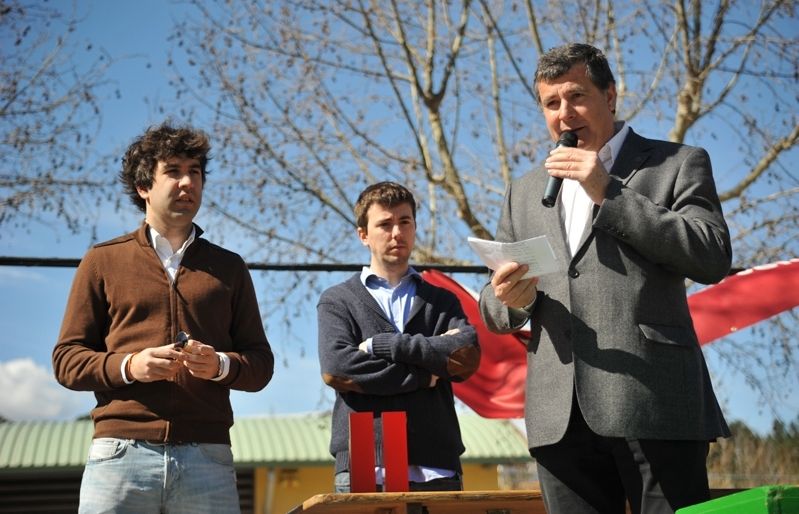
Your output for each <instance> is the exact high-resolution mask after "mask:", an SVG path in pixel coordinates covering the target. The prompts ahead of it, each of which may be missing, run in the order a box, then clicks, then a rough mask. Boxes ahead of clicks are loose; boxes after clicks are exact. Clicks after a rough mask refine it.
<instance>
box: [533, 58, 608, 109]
mask: <svg viewBox="0 0 799 514" xmlns="http://www.w3.org/2000/svg"><path fill="white" fill-rule="evenodd" d="M575 64H585V69H586V72H585V73H586V76H587V77H588V80H590V81H591V83H593V84H594V85H595V86H596V87H597V88H599V90H600V91H606V90H607V89H608V88H609V87H610V85H611V84H615V83H616V79H614V78H613V72H612V71H610V65H609V64H608V60H607V58H606V57H605V54H603V53H602V51H601V50H599V49H598V48H595V47H593V46H591V45H586V44H584V43H569V44H567V45H563V46H558V47H555V48H552V49H550V50H548V51H547V52H546V53H544V54H543V55H542V56H541V58H540V59H538V68H537V69H536V70H535V80H534V81H533V86H534V89H535V96H536V100H537V101H538V103H539V104H540V103H541V97H540V96H539V94H538V87H537V86H538V84H539V83H540V82H549V81H552V80H555V79H557V78H559V77H562V76H563V75H565V74H566V73H568V72H569V70H570V69H571V68H572V66H574V65H575Z"/></svg>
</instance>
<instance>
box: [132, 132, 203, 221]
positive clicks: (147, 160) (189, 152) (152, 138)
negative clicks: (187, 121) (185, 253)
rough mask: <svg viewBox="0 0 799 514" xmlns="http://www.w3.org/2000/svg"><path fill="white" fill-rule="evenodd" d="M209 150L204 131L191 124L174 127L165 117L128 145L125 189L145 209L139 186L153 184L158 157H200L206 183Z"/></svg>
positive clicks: (162, 159)
mask: <svg viewBox="0 0 799 514" xmlns="http://www.w3.org/2000/svg"><path fill="white" fill-rule="evenodd" d="M210 150H211V144H210V142H209V140H208V136H207V135H206V134H205V132H203V131H201V130H197V129H194V128H192V127H189V126H182V127H175V126H172V125H171V124H170V122H168V121H166V122H164V123H162V124H161V125H159V126H152V127H150V128H148V129H147V130H146V131H145V132H144V134H142V135H141V136H139V137H138V138H136V140H134V141H133V143H132V144H131V145H130V146H129V147H128V150H127V151H126V152H125V156H124V157H123V158H122V170H121V171H120V172H119V180H120V182H122V184H123V185H124V186H125V192H126V193H127V194H128V196H129V197H130V199H131V201H132V202H133V204H134V205H136V207H138V208H139V209H140V210H141V211H142V212H146V207H145V205H146V203H145V201H144V199H143V198H142V197H140V196H139V192H138V190H137V189H138V188H141V189H150V188H151V187H152V186H153V176H154V174H155V167H156V164H157V163H158V161H165V160H167V159H169V158H172V157H185V158H188V159H197V160H198V161H200V168H201V169H202V179H203V184H205V176H206V174H208V170H206V165H207V164H208V161H209V160H210V159H211V158H210V157H209V155H208V152H209V151H210Z"/></svg>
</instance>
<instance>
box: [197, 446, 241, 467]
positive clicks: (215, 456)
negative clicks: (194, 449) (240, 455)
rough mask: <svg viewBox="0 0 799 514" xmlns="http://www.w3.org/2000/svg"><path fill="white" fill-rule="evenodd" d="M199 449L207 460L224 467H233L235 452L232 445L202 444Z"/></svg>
mask: <svg viewBox="0 0 799 514" xmlns="http://www.w3.org/2000/svg"><path fill="white" fill-rule="evenodd" d="M199 447H200V451H202V452H203V455H204V456H205V458H206V459H208V460H210V461H213V462H215V463H217V464H222V465H223V466H232V465H233V452H232V451H231V449H230V445H227V444H210V443H202V444H200V445H199Z"/></svg>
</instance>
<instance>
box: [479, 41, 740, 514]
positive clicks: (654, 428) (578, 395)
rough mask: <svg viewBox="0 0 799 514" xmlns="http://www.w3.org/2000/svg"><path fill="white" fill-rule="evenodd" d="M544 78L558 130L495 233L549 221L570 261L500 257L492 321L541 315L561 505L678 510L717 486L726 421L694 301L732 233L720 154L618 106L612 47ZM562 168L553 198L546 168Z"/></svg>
mask: <svg viewBox="0 0 799 514" xmlns="http://www.w3.org/2000/svg"><path fill="white" fill-rule="evenodd" d="M535 85H536V93H537V95H538V100H539V103H540V106H541V109H542V112H543V114H544V117H545V120H546V124H547V128H548V130H549V132H550V135H551V137H552V139H553V140H558V139H559V137H560V136H561V134H562V133H563V132H565V131H571V132H573V133H574V134H575V135H576V136H577V140H578V144H577V146H576V147H575V148H565V147H558V148H556V149H555V150H553V151H552V152H550V154H549V156H548V158H547V160H546V162H545V164H544V167H545V168H546V171H547V172H548V173H544V172H543V171H537V172H533V173H528V174H526V175H525V176H523V177H521V178H519V179H517V180H515V181H513V183H512V184H511V186H510V187H509V188H508V190H507V192H506V198H505V203H504V208H503V212H502V216H501V218H500V221H499V226H498V230H497V237H496V239H497V240H498V241H518V240H523V239H526V238H530V237H533V236H540V235H546V236H547V237H548V239H549V241H550V242H551V243H552V245H553V248H554V250H555V253H556V255H557V257H558V259H559V260H560V261H561V262H563V263H564V270H563V271H562V272H558V273H553V274H549V275H545V276H542V277H533V278H528V279H522V278H521V277H522V276H523V275H524V273H525V272H526V271H527V267H526V266H524V265H520V264H518V263H509V264H506V265H504V266H502V267H500V268H499V269H497V270H495V272H494V274H493V276H492V278H491V282H490V283H489V284H487V285H486V287H485V288H484V289H483V291H482V293H481V296H480V308H481V313H482V316H483V319H484V320H485V322H486V323H487V325H488V326H489V328H491V329H492V330H493V331H496V332H500V333H502V332H511V331H514V330H517V329H519V328H521V327H522V326H523V325H525V324H526V323H527V321H528V320H529V321H530V323H531V331H532V337H531V340H530V342H529V346H528V378H527V391H526V394H527V398H526V416H525V417H526V427H527V436H528V442H529V446H530V449H531V450H530V451H531V454H532V455H533V456H534V457H535V458H536V460H537V463H538V471H539V480H540V482H541V487H542V491H543V494H544V499H545V502H546V506H547V510H548V511H549V512H550V513H555V512H561V513H576V512H578V513H590V512H599V513H622V512H624V509H625V506H624V504H625V498H626V499H627V500H628V501H629V503H630V507H631V510H632V512H634V513H639V512H645V513H655V512H657V513H660V512H670V513H672V512H674V511H675V510H677V509H678V508H680V507H683V506H686V505H692V504H695V503H699V502H701V501H705V500H707V499H708V498H709V490H708V482H707V468H706V457H707V452H708V447H709V441H712V440H715V439H716V438H718V437H726V436H729V429H728V427H727V424H726V423H725V421H724V417H723V416H722V413H721V410H720V408H719V406H718V402H717V401H716V397H715V395H714V393H713V388H712V386H711V383H710V379H709V376H708V371H707V367H706V365H705V361H704V358H703V356H702V351H701V349H700V348H699V344H698V342H697V339H696V335H695V332H694V329H693V324H692V321H691V316H690V313H689V311H688V305H687V299H686V291H685V279H686V278H687V279H691V280H694V281H696V282H701V283H712V282H717V281H719V280H721V279H722V278H723V277H724V276H725V275H726V274H727V272H728V270H729V267H730V263H731V255H732V252H731V249H730V237H729V231H728V229H727V226H726V224H725V222H724V218H723V216H722V212H721V206H720V203H719V199H718V195H717V193H716V189H715V184H714V181H713V176H712V172H711V167H710V159H709V157H708V154H707V153H706V152H705V151H704V150H703V149H701V148H692V147H688V146H684V145H679V144H674V143H669V142H666V141H656V140H651V139H645V138H643V137H641V136H639V135H637V134H635V133H634V132H633V131H632V129H631V128H630V127H629V126H628V125H627V124H626V123H624V122H620V121H616V120H615V108H616V88H615V82H614V79H613V75H612V73H611V71H610V67H609V65H608V62H607V59H606V58H605V56H604V55H603V54H602V53H601V52H600V51H599V50H597V49H596V48H594V47H591V46H589V45H582V44H570V45H565V46H562V47H558V48H555V49H553V50H550V51H549V52H547V53H546V54H544V55H543V56H542V57H541V59H540V61H539V64H538V69H537V71H536V76H535ZM550 176H552V177H558V178H561V179H563V186H562V190H561V191H560V195H559V197H558V199H557V203H556V204H555V205H554V207H553V208H546V207H544V206H543V205H542V203H541V197H542V195H543V193H544V189H545V187H546V183H547V181H548V180H549V177H550Z"/></svg>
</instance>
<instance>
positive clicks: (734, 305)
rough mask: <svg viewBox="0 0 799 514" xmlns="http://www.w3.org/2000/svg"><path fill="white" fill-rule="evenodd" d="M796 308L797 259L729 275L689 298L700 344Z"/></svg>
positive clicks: (798, 289) (798, 294)
mask: <svg viewBox="0 0 799 514" xmlns="http://www.w3.org/2000/svg"><path fill="white" fill-rule="evenodd" d="M797 305H799V259H791V260H790V261H780V262H776V263H774V264H767V265H764V266H757V267H754V268H752V269H748V270H744V271H741V272H740V273H736V274H735V275H730V276H729V277H727V278H725V279H724V280H722V281H721V282H719V283H718V284H715V285H712V286H708V287H706V288H704V289H702V290H701V291H698V292H696V293H694V294H692V295H690V296H689V297H688V307H689V308H690V309H691V317H692V318H693V320H694V328H695V329H696V335H697V337H698V338H699V342H700V343H701V344H705V343H709V342H711V341H714V340H716V339H718V338H720V337H724V336H726V335H728V334H731V333H733V332H735V331H737V330H741V329H742V328H745V327H748V326H749V325H753V324H755V323H757V322H759V321H763V320H764V319H768V318H770V317H772V316H776V315H777V314H779V313H781V312H783V311H787V310H789V309H792V308H794V307H796V306H797Z"/></svg>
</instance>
